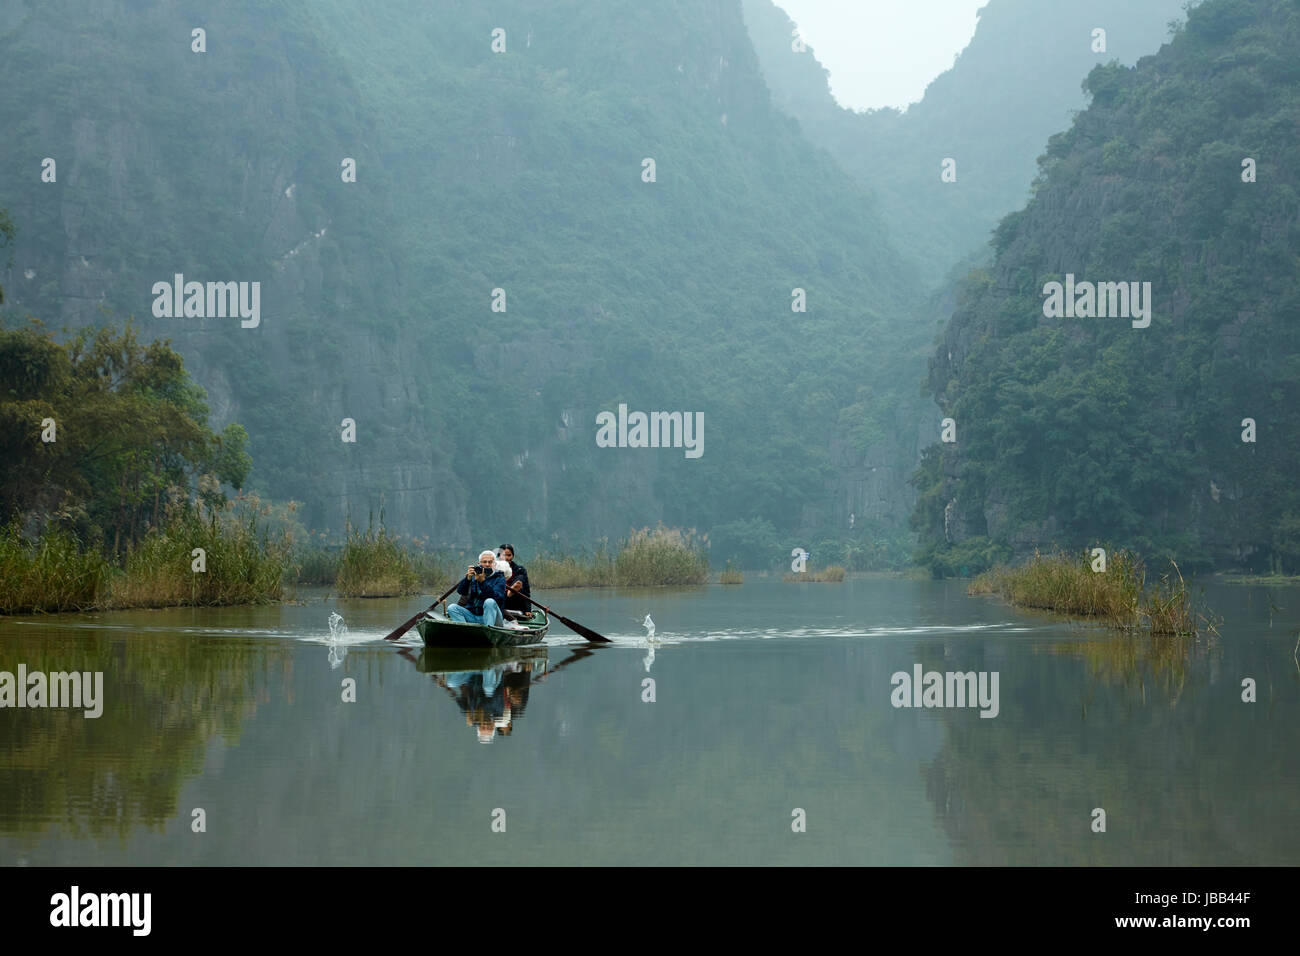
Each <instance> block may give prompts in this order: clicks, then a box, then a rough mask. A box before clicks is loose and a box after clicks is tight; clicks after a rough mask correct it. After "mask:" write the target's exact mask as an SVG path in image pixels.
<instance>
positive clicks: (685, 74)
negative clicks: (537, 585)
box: [0, 0, 921, 545]
mask: <svg viewBox="0 0 1300 956" xmlns="http://www.w3.org/2000/svg"><path fill="white" fill-rule="evenodd" d="M196 28H201V29H203V30H204V31H205V34H204V37H205V44H206V48H205V50H204V52H196V51H195V50H194V48H193V42H194V41H193V36H192V31H193V30H194V29H196ZM497 28H502V29H504V30H505V36H504V43H505V51H504V52H501V53H497V52H494V51H493V49H492V44H493V42H494V40H493V30H495V29H497ZM0 59H3V60H4V62H5V63H6V84H5V88H4V89H3V90H0V115H2V116H3V117H4V124H5V129H6V136H5V137H4V138H3V140H2V141H0V160H2V161H3V162H4V164H5V166H6V168H10V169H15V170H19V171H20V175H19V176H17V177H16V179H15V180H14V181H13V182H12V183H8V184H7V185H6V192H5V193H4V195H3V196H0V204H2V205H5V206H7V207H8V208H9V209H10V211H11V213H12V215H13V218H14V220H15V222H16V224H17V225H18V227H19V230H20V233H19V240H18V242H17V243H16V245H15V247H14V250H13V251H14V258H13V263H12V266H11V267H10V268H8V269H7V270H6V271H5V272H4V273H3V275H2V279H3V285H4V287H5V290H6V294H7V298H8V299H9V302H8V303H7V307H8V310H9V311H8V312H7V313H6V315H7V319H6V320H7V321H21V320H22V317H23V316H25V315H28V314H30V315H34V316H38V317H41V318H43V319H45V320H46V321H47V323H50V324H55V325H58V324H66V325H72V326H76V325H82V324H86V323H90V322H98V321H105V320H109V319H112V318H116V319H118V320H120V319H123V318H125V317H127V316H132V317H133V318H134V321H135V322H136V324H137V326H138V327H139V330H140V332H141V334H142V335H143V336H144V337H146V338H152V337H155V336H158V337H166V338H170V339H171V340H172V342H173V344H174V345H175V347H176V348H177V349H178V351H180V352H181V353H182V354H183V355H184V356H185V359H186V363H187V366H188V367H189V368H190V369H191V370H192V372H193V373H194V375H195V377H196V379H197V380H198V381H199V382H200V384H202V385H203V386H204V387H205V388H206V389H207V390H208V393H209V399H210V403H211V406H212V410H213V424H214V425H215V426H217V427H220V426H222V425H224V424H225V423H226V422H227V421H230V420H238V421H240V422H241V423H242V424H244V425H245V426H246V427H247V429H248V431H249V433H250V436H251V446H250V451H251V453H252V455H253V459H254V473H253V483H254V485H255V486H256V487H257V489H258V490H260V491H262V492H264V493H269V494H270V495H272V496H274V497H276V498H295V499H298V500H300V501H303V502H305V503H306V508H305V512H306V521H307V523H308V524H310V525H314V526H316V527H332V528H335V529H337V528H339V527H340V526H341V525H342V522H343V520H344V518H345V517H347V516H348V515H350V516H351V517H352V519H353V520H354V521H357V520H360V521H363V522H364V520H365V516H366V514H367V513H368V512H369V511H371V510H376V511H377V509H378V507H379V505H380V502H381V501H382V502H383V507H384V509H385V511H386V518H387V521H388V523H389V525H390V526H391V527H394V528H396V529H399V530H406V531H412V532H418V533H421V534H432V536H433V537H434V540H435V541H440V542H443V543H448V544H457V545H468V544H469V543H470V542H471V539H472V538H473V539H475V540H476V536H478V537H481V536H482V535H484V534H488V535H492V536H495V535H498V534H500V533H502V531H503V530H504V529H509V530H510V531H511V533H512V534H513V535H514V536H515V537H516V538H517V539H520V540H527V539H528V538H529V537H530V536H531V537H532V538H533V539H534V540H538V541H547V540H550V539H551V538H552V536H553V535H555V534H557V533H560V532H561V531H562V532H563V539H564V540H563V541H562V543H563V544H566V545H567V544H570V543H571V542H573V541H578V542H586V541H590V540H592V539H593V538H595V537H598V536H601V535H611V536H613V535H620V534H622V533H624V532H625V531H626V530H627V528H628V527H629V526H633V525H642V524H646V523H651V524H652V523H654V522H655V521H656V520H661V519H662V520H664V521H668V522H672V523H677V524H685V525H695V526H699V527H708V526H709V525H710V524H711V523H714V522H720V521H726V520H731V519H736V518H742V517H750V516H752V515H763V516H768V517H770V519H771V520H772V521H773V522H774V523H775V524H777V525H780V526H783V527H784V528H791V527H792V526H793V525H794V524H796V523H797V522H800V521H806V522H810V523H812V524H819V523H827V522H829V521H830V520H831V518H830V517H829V516H828V506H827V505H826V503H825V495H824V493H823V491H822V490H821V489H822V488H824V487H829V486H834V485H835V483H836V480H837V479H836V477H835V475H836V466H835V465H834V464H832V460H831V459H832V455H835V456H836V457H837V458H838V456H839V452H838V451H834V452H832V449H833V448H838V446H837V445H834V444H833V443H834V442H835V441H837V439H835V438H834V434H833V433H834V428H833V423H834V422H835V421H836V420H837V418H838V416H839V413H840V411H841V409H842V408H843V407H844V405H845V404H847V401H848V400H847V398H845V396H850V395H852V394H854V392H855V391H856V390H857V389H858V388H859V387H860V386H861V384H862V383H863V382H864V381H867V382H869V383H870V384H871V391H870V394H869V395H868V397H867V399H866V401H867V402H868V404H869V405H871V409H870V411H871V414H872V415H888V414H896V413H894V412H892V411H891V410H893V409H896V408H897V401H896V400H895V398H894V396H896V395H899V394H902V393H903V392H907V393H908V394H911V390H912V383H913V382H914V381H915V379H916V377H917V375H918V374H919V372H920V370H921V364H920V362H919V361H917V360H916V358H915V356H916V354H917V346H918V342H917V340H916V338H915V335H914V330H913V329H912V328H911V327H910V326H908V325H907V324H906V323H904V322H900V321H899V318H898V317H899V316H900V315H902V314H904V304H905V303H906V302H907V301H908V300H909V299H910V298H911V297H913V296H914V295H915V294H916V288H917V286H916V283H915V282H913V281H912V279H911V276H910V271H909V269H908V267H907V266H906V265H905V264H904V263H902V262H901V260H900V259H899V257H898V256H897V254H896V253H894V252H893V250H892V247H891V246H890V245H889V243H888V241H887V240H886V239H885V238H883V236H884V235H885V230H884V229H883V228H882V227H881V225H880V223H879V221H878V220H877V219H876V217H875V214H874V212H873V210H872V207H871V204H870V201H869V200H868V199H867V198H866V196H865V195H864V194H863V193H862V191H861V190H860V189H859V188H858V187H856V186H855V185H854V184H853V183H852V182H851V181H850V180H849V179H848V177H846V176H845V175H844V174H843V173H842V172H840V171H839V170H837V169H836V168H835V167H834V165H833V163H831V162H830V161H829V160H827V159H826V158H824V157H822V156H821V155H819V154H818V153H817V152H816V151H815V150H814V149H812V148H811V147H810V146H809V145H808V144H807V143H806V142H805V141H804V140H803V139H802V138H801V137H800V136H799V134H798V132H797V131H796V130H795V129H794V128H793V126H792V125H791V124H790V123H789V121H788V120H787V119H785V118H784V117H782V116H780V115H779V114H777V113H776V112H775V110H774V109H773V107H772V106H771V102H770V97H769V95H768V92H767V89H766V87H765V85H764V83H763V80H762V77H761V74H760V71H759V68H758V63H757V59H756V57H755V55H754V52H753V49H752V46H751V44H750V41H749V38H748V35H747V34H746V32H745V29H744V24H743V21H742V17H741V13H740V8H739V4H738V3H737V2H735V0H726V2H724V0H716V2H709V3H705V4H693V3H692V4H686V3H674V4H668V5H656V6H655V7H654V8H653V9H646V8H643V5H641V4H638V3H632V2H619V3H616V4H610V5H602V6H601V8H600V9H599V10H598V11H592V10H591V8H590V7H589V6H587V5H585V4H576V3H555V4H548V5H547V6H546V7H545V8H544V9H537V8H535V7H534V5H531V4H524V3H506V4H502V5H497V7H495V8H494V9H492V10H491V11H485V10H483V9H481V8H479V7H477V6H475V5H466V4H460V3H454V2H451V0H445V2H440V3H434V4H429V3H423V2H421V3H415V2H395V3H390V4H384V5H383V6H382V8H380V9H374V10H367V11H366V12H365V15H364V16H359V15H358V14H357V7H356V5H355V4H353V3H350V2H349V3H342V2H333V0H321V2H315V3H297V2H293V3H286V4H280V5H276V6H274V7H271V8H267V7H265V6H264V5H262V4H256V3H252V2H246V3H232V4H227V5H224V6H223V7H221V8H220V9H219V10H215V11H204V12H202V14H201V15H200V14H199V13H197V12H191V11H188V10H186V9H184V8H177V7H174V6H170V5H166V4H161V3H156V4H147V3H146V4H125V3H123V4H111V3H110V4H101V5H97V6H96V7H94V8H93V10H89V11H88V10H86V9H84V8H83V7H81V6H79V5H76V4H71V3H67V4H61V3H50V4H37V3H34V2H30V3H29V2H23V0H18V2H16V3H15V4H10V5H8V6H7V7H6V9H5V11H4V14H3V20H0ZM11 80H12V81H11ZM45 156H49V157H51V158H53V159H55V161H56V163H57V178H56V181H55V182H42V181H41V178H40V177H41V167H40V160H41V158H42V157H45ZM647 157H652V158H654V159H655V161H656V163H657V170H658V173H657V178H656V180H655V181H654V182H653V183H648V182H645V181H644V180H643V178H642V176H643V171H644V167H643V160H644V159H645V158H647ZM345 160H355V164H356V181H355V182H347V181H345V179H344V177H343V163H344V162H345ZM177 273H181V274H183V275H184V277H185V279H186V280H187V281H199V282H209V281H239V282H254V281H256V282H259V283H260V289H261V311H260V317H259V319H260V321H259V324H258V326H257V327H256V328H242V327H241V324H240V320H239V319H238V318H233V317H229V316H227V317H215V316H184V317H179V318H159V317H155V316H154V315H153V313H152V304H153V300H154V296H153V293H152V288H153V285H154V283H156V282H158V281H171V280H172V278H173V276H174V275H175V274H177ZM795 287H799V288H803V289H806V290H807V291H808V293H809V296H810V301H811V307H810V308H809V310H808V312H807V313H792V312H791V309H790V302H791V290H792V289H794V288H795ZM496 288H502V289H504V290H505V293H506V296H507V301H508V311H506V312H504V313H497V312H493V311H492V310H491V308H490V306H491V302H492V301H493V300H492V296H493V290H494V289H496ZM900 355H911V356H913V358H912V359H910V360H909V361H910V362H911V364H910V365H906V364H905V363H902V362H900V361H899V360H898V356H900ZM485 385H491V386H493V387H495V388H496V389H497V391H498V397H497V398H495V399H492V400H488V399H485V398H484V397H483V388H484V386H485ZM620 401H622V402H627V403H628V404H629V405H630V406H631V407H632V408H639V409H645V410H652V409H663V410H683V411H687V410H689V411H696V410H702V411H703V412H704V413H705V417H706V422H707V432H706V451H705V454H704V456H703V457H702V458H701V459H699V460H697V461H690V460H686V459H684V458H683V456H682V455H681V453H680V451H678V450H672V451H671V453H665V454H651V453H650V450H640V449H623V450H620V451H619V452H618V453H615V452H613V451H612V450H609V449H597V448H596V447H595V445H594V442H593V436H594V433H595V425H594V420H595V415H596V413H597V412H598V411H600V410H603V409H610V408H614V407H616V406H617V404H618V403H619V402H620ZM346 418H351V419H353V420H354V421H355V422H356V429H357V442H356V443H355V444H350V443H345V442H343V441H341V440H340V435H341V427H342V422H343V420H344V419H346ZM467 420H469V421H472V424H468V423H467ZM899 427H900V428H903V429H904V430H905V431H909V430H913V429H912V426H910V425H909V424H908V422H907V416H906V415H904V416H903V417H902V422H901V424H900V425H899ZM871 455H874V457H871V456H870V455H869V456H867V457H864V458H862V459H861V460H860V461H857V460H856V459H855V462H857V463H855V464H852V465H850V466H848V467H852V468H858V469H862V468H866V469H870V468H872V467H875V468H877V469H880V468H882V467H887V466H888V463H889V462H890V461H893V460H894V459H895V457H896V456H894V455H893V454H892V453H889V452H881V451H879V450H877V451H874V452H872V453H871ZM897 470H898V468H897V467H895V468H894V469H893V471H895V472H896V471H897ZM862 474H863V477H862V478H861V479H855V480H861V481H862V482H863V492H862V497H861V498H860V499H853V500H850V499H848V498H845V499H844V500H845V501H846V502H847V503H848V504H849V506H850V507H854V506H855V503H857V502H858V501H860V503H861V505H862V508H863V511H870V510H872V509H873V508H875V509H876V510H877V511H879V512H880V513H885V512H897V511H898V509H899V508H900V507H901V505H902V502H903V500H904V499H903V498H901V497H900V494H899V487H900V486H898V485H897V484H896V477H897V476H896V475H894V476H892V477H890V478H889V479H888V481H884V482H882V483H880V484H879V485H872V484H871V481H870V480H868V479H867V478H866V477H865V476H866V475H869V474H873V472H871V471H869V470H867V471H864V472H863V473H862ZM905 490H906V489H904V491H905ZM872 502H876V504H873V503H872ZM836 507H838V505H837V506H836ZM861 513H862V512H859V514H861ZM895 518H897V515H896V514H895ZM492 529H495V530H492Z"/></svg>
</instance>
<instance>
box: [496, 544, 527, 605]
mask: <svg viewBox="0 0 1300 956" xmlns="http://www.w3.org/2000/svg"><path fill="white" fill-rule="evenodd" d="M497 553H498V554H499V555H501V557H502V559H503V560H504V561H506V563H508V564H509V565H510V574H509V580H507V581H506V610H507V611H524V612H525V613H527V614H532V612H533V606H532V604H531V603H529V602H528V601H525V600H524V599H523V598H521V597H520V596H519V594H520V593H523V594H529V595H531V594H532V593H533V590H532V588H530V587H529V586H528V569H527V568H525V567H524V566H523V565H522V564H515V546H514V545H513V544H503V545H501V547H500V548H498V549H497Z"/></svg>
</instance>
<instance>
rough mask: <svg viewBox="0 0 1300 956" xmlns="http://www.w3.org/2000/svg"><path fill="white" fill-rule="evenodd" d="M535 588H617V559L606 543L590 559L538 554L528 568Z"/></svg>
mask: <svg viewBox="0 0 1300 956" xmlns="http://www.w3.org/2000/svg"><path fill="white" fill-rule="evenodd" d="M525 566H526V567H527V568H528V583H529V584H530V585H531V586H532V587H534V588H607V587H612V586H613V585H614V559H613V557H612V556H611V555H610V553H609V551H608V550H606V548H605V546H604V544H602V545H601V546H600V547H599V548H597V549H596V553H595V554H594V555H592V556H591V557H587V556H585V555H583V556H574V555H571V554H568V555H551V554H539V555H538V556H537V557H535V558H533V559H532V560H531V561H529V562H527V563H526V565H525Z"/></svg>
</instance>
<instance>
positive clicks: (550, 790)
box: [0, 577, 1300, 866]
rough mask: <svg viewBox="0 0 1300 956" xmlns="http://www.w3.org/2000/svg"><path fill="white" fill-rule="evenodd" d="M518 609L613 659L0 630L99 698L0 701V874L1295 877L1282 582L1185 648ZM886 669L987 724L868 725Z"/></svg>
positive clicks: (134, 623)
mask: <svg viewBox="0 0 1300 956" xmlns="http://www.w3.org/2000/svg"><path fill="white" fill-rule="evenodd" d="M537 596H538V597H540V598H541V599H542V600H545V601H547V602H548V603H550V604H552V605H553V606H554V607H555V608H556V610H558V611H560V612H561V613H564V614H566V615H568V616H570V617H572V618H574V619H575V620H577V621H579V622H581V623H583V624H586V625H588V626H590V627H593V628H595V629H596V630H598V631H600V632H602V633H604V634H606V635H607V636H609V637H610V638H612V640H613V642H612V644H610V645H608V646H603V647H599V648H594V649H591V648H588V647H587V645H585V644H584V643H583V642H582V641H581V640H580V639H578V638H577V637H575V636H574V635H572V634H570V633H568V632H567V631H566V630H565V629H564V628H563V627H562V626H561V625H559V624H558V622H556V623H555V624H553V626H552V630H551V635H550V637H549V638H548V641H547V646H546V647H545V648H544V649H541V650H534V651H532V652H529V653H526V654H522V655H505V656H499V657H498V658H497V659H489V658H485V657H484V656H482V655H479V656H478V657H474V656H473V655H471V656H470V657H468V658H466V657H465V656H463V655H462V656H460V657H456V656H453V655H448V654H447V653H445V652H444V653H441V654H439V653H422V648H421V647H420V644H419V640H418V637H417V636H416V634H415V633H414V632H411V633H410V634H409V635H408V638H407V640H405V641H403V642H401V643H400V644H398V645H394V644H392V643H385V642H383V641H382V640H380V638H381V637H382V636H383V634H385V633H386V632H387V631H388V630H389V629H391V628H392V627H394V626H395V625H396V623H397V622H399V621H401V620H402V619H404V618H406V617H409V616H410V615H411V614H413V613H415V612H416V611H417V610H418V609H419V608H420V607H421V606H422V604H423V602H425V601H428V600H429V598H428V597H425V598H423V599H420V598H411V599H401V600H373V601H341V600H337V599H334V598H331V597H328V596H327V595H325V594H324V593H323V592H316V593H307V594H304V595H302V597H303V598H304V600H305V603H302V604H284V605H279V606H272V607H261V608H224V609H189V608H183V609H168V610H156V611H133V612H114V613H102V614H85V615H47V616H43V617H34V618H3V619H0V671H7V672H10V673H16V672H17V670H18V667H19V665H20V664H21V665H23V666H24V667H25V668H26V670H27V671H28V672H29V673H31V672H33V671H40V672H45V673H49V672H55V671H65V672H66V671H72V670H77V671H83V672H102V674H103V691H102V698H103V700H102V701H101V702H100V704H101V706H102V714H101V715H100V716H99V717H98V718H89V717H86V716H85V714H84V713H83V711H81V710H73V709H70V708H52V707H47V708H44V709H34V708H21V709H19V708H5V709H3V710H0V865H99V864H127V865H135V864H183V865H193V864H197V865H230V864H343V865H346V864H417V865H423V864H434V865H487V866H493V865H511V864H521V863H555V864H579V863H589V864H596V863H600V864H884V865H898V864H902V865H930V864H959V865H960V864H998V863H1010V864H1121V865H1123V864H1146V865H1166V864H1169V865H1174V864H1178V865H1184V864H1193V865H1195V864H1291V865H1295V864H1297V863H1300V827H1296V826H1295V825H1294V819H1295V813H1296V811H1297V808H1300V748H1297V746H1296V743H1297V736H1298V735H1300V665H1298V664H1297V661H1296V659H1295V656H1294V655H1295V650H1294V649H1295V645H1296V636H1297V630H1298V622H1300V589H1298V588H1276V587H1262V586H1239V585H1225V584H1220V583H1210V584H1208V585H1207V587H1206V598H1207V600H1208V601H1209V603H1210V604H1211V605H1212V606H1213V608H1214V610H1215V611H1216V612H1218V614H1220V615H1222V617H1223V619H1224V623H1223V624H1222V625H1221V626H1220V631H1221V635H1220V636H1219V637H1218V638H1202V639H1200V640H1197V641H1184V642H1180V641H1171V640H1155V639H1152V638H1150V637H1141V636H1125V635H1122V634H1116V633H1114V632H1109V631H1105V630H1101V629H1098V628H1095V627H1085V626H1082V625H1079V624H1073V623H1069V622H1065V621H1062V620H1059V619H1055V618H1053V617H1051V616H1048V615H1043V614H1036V613H1030V612H1023V611H1019V610H1015V609H1012V608H1009V607H1007V606H1006V605H1004V604H1001V603H999V602H997V601H996V600H990V599H988V598H982V597H980V598H976V597H970V596H968V595H967V594H966V592H965V584H964V582H960V581H950V582H932V581H915V580H903V579H889V578H862V579H850V580H848V581H846V582H843V583H839V584H835V583H827V584H811V583H809V584H794V583H786V582H782V581H780V580H779V579H775V578H772V579H762V578H755V577H750V578H748V579H747V580H746V583H745V584H743V585H741V586H739V587H720V586H710V587H706V588H697V589H688V590H621V591H614V590H608V591H552V592H547V593H546V594H545V595H543V594H540V593H539V594H538V595H537ZM331 613H338V614H340V615H342V617H343V623H344V624H345V625H346V628H347V632H346V634H344V633H342V632H340V633H338V634H336V635H331V629H330V626H329V618H330V615H331ZM647 615H649V616H650V617H651V619H652V620H653V622H654V625H655V637H654V639H653V640H648V639H647V636H646V635H647V628H646V627H645V626H644V620H645V618H646V616H647ZM918 665H919V667H920V669H921V673H922V674H925V673H928V672H931V671H934V672H938V673H939V674H940V675H947V674H950V673H952V674H966V673H974V674H976V675H979V680H980V681H982V683H981V684H980V686H981V687H982V688H983V689H984V690H985V691H986V692H991V691H992V690H993V689H994V688H996V707H993V706H983V707H981V706H978V704H979V703H980V702H979V701H978V700H975V701H969V700H968V701H967V702H966V705H965V706H946V707H940V706H930V707H927V706H919V707H916V706H895V704H896V703H898V702H899V700H900V698H905V699H906V702H907V703H909V704H910V703H917V702H921V703H923V699H922V697H921V696H920V689H919V688H918V689H917V690H916V691H915V692H914V691H911V690H908V691H907V692H906V693H903V692H901V691H898V690H897V689H896V687H897V685H898V684H899V683H901V682H900V681H897V680H895V679H894V675H896V674H905V675H907V676H908V679H909V681H910V679H911V677H912V675H913V674H914V673H916V668H917V666H918ZM994 674H996V684H993V683H992V680H991V678H992V675H994ZM1247 678H1249V679H1250V680H1251V681H1253V682H1254V697H1255V700H1254V701H1253V702H1248V701H1244V700H1243V695H1244V694H1245V695H1246V696H1250V694H1248V693H1247V692H1246V691H1245V690H1243V680H1245V679H1247ZM944 680H945V682H944V684H943V687H941V688H940V689H941V690H942V691H943V699H944V701H945V702H946V703H949V704H953V703H956V700H955V699H954V698H953V697H952V695H951V693H950V692H949V691H950V689H951V688H952V687H958V688H960V687H962V686H964V685H963V684H962V680H961V679H958V680H957V681H955V682H953V681H947V680H946V679H944ZM972 681H974V678H972ZM349 682H352V683H351V684H349ZM912 693H916V694H917V696H915V697H912V696H911V695H912ZM975 696H976V697H978V695H975ZM988 696H989V694H987V693H986V700H987V697H988ZM347 698H354V699H347ZM932 702H934V703H937V702H938V701H932ZM972 703H975V704H976V705H977V706H971V704H972ZM994 711H996V715H994ZM981 713H984V714H985V715H987V716H981ZM1098 811H1101V812H1102V813H1101V814H1099V812H1098ZM1102 814H1104V816H1103V815H1102ZM1103 824H1104V830H1103V829H1102V828H1101V827H1102V826H1103Z"/></svg>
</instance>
